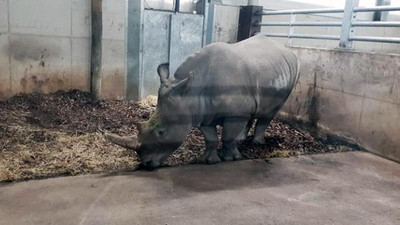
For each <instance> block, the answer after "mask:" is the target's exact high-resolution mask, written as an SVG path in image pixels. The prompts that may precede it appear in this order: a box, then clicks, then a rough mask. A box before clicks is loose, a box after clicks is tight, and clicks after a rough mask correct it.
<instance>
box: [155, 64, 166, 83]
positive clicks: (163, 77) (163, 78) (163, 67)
mask: <svg viewBox="0 0 400 225" xmlns="http://www.w3.org/2000/svg"><path fill="white" fill-rule="evenodd" d="M157 73H158V76H160V81H161V83H162V84H163V83H165V82H167V80H168V78H169V63H163V64H161V65H159V66H158V68H157Z"/></svg>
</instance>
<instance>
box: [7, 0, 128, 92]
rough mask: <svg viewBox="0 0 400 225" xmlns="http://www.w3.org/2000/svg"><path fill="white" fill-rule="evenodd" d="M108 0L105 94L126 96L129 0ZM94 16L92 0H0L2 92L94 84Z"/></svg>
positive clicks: (78, 86)
mask: <svg viewBox="0 0 400 225" xmlns="http://www.w3.org/2000/svg"><path fill="white" fill-rule="evenodd" d="M103 4H104V6H103V18H104V28H103V30H104V35H103V39H104V40H103V71H102V73H103V80H102V81H103V82H102V88H103V90H104V91H103V97H105V98H117V99H123V98H124V97H125V78H124V77H125V66H124V63H125V62H124V55H125V54H124V49H125V48H124V45H125V0H104V3H103ZM90 21H91V18H90V0H35V1H32V0H0V98H1V99H4V98H7V97H10V96H12V95H15V94H18V93H31V92H44V93H47V92H53V91H57V90H69V89H74V88H78V89H82V90H89V87H90V83H89V67H90V63H89V62H90V39H89V37H90V29H91V27H90ZM115 87H117V88H115Z"/></svg>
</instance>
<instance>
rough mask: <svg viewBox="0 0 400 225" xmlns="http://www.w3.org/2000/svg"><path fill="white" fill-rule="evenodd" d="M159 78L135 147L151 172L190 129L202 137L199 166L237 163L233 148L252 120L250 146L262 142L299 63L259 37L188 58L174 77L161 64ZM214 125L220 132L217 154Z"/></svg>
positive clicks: (215, 46) (216, 46)
mask: <svg viewBox="0 0 400 225" xmlns="http://www.w3.org/2000/svg"><path fill="white" fill-rule="evenodd" d="M158 74H159V76H160V79H161V86H160V88H159V92H158V105H157V110H156V113H155V115H153V116H152V118H151V119H150V121H148V122H146V123H144V124H141V125H139V127H138V128H139V135H138V142H139V143H138V144H137V145H136V146H135V147H137V146H139V147H138V148H136V151H137V153H138V155H139V157H140V158H141V160H142V165H143V166H144V167H146V168H149V169H152V168H155V167H158V166H159V165H161V164H162V163H163V162H164V161H165V160H166V159H167V158H168V157H169V156H170V155H171V154H172V153H173V151H175V150H176V149H177V148H178V147H179V146H180V145H181V144H182V143H183V141H184V139H185V137H186V135H187V134H188V132H189V131H190V129H191V128H192V127H198V128H199V129H200V130H201V131H202V132H203V134H204V136H205V140H206V151H205V153H204V155H203V156H202V157H201V158H200V159H199V161H200V162H203V163H210V164H212V163H217V162H220V161H221V160H224V161H231V160H238V159H240V158H241V155H240V153H239V151H238V149H237V147H236V144H237V142H238V141H240V140H243V139H245V138H246V136H247V133H248V131H249V128H250V125H251V121H252V120H253V119H258V120H257V125H256V131H255V136H254V139H253V141H254V142H255V143H265V140H264V132H265V130H266V128H267V126H268V124H269V122H270V121H271V120H272V118H273V117H274V116H275V115H276V113H277V112H278V111H279V110H280V108H281V107H282V106H283V104H284V103H285V101H286V99H287V98H288V96H289V94H290V93H291V91H292V89H293V87H294V85H295V83H296V81H297V77H298V61H297V57H296V56H295V55H294V54H293V53H292V52H291V51H290V50H289V49H287V48H285V47H284V46H283V45H281V44H279V43H277V42H275V41H273V40H271V39H269V38H267V37H264V36H261V35H258V36H255V37H252V38H249V39H247V40H244V41H242V42H239V43H236V44H225V43H215V44H211V45H209V46H207V47H205V48H203V49H201V50H200V51H199V52H197V53H195V54H193V55H191V56H189V57H188V58H187V59H186V61H185V62H184V63H183V64H182V65H181V66H180V67H179V68H178V70H177V71H176V73H175V74H174V76H169V74H168V64H162V65H160V66H159V68H158ZM217 124H220V125H222V126H223V128H224V129H223V133H222V143H223V147H222V149H221V150H220V151H219V152H217V146H218V136H217V130H216V125H217ZM115 143H117V144H120V145H122V146H124V145H123V144H121V143H118V142H115ZM125 147H129V146H126V145H125Z"/></svg>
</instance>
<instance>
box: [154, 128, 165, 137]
mask: <svg viewBox="0 0 400 225" xmlns="http://www.w3.org/2000/svg"><path fill="white" fill-rule="evenodd" d="M155 133H156V135H157V136H158V137H161V136H163V135H164V134H165V128H157V129H156V130H155Z"/></svg>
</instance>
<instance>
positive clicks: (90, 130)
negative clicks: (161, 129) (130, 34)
mask: <svg viewBox="0 0 400 225" xmlns="http://www.w3.org/2000/svg"><path fill="white" fill-rule="evenodd" d="M156 101H157V100H156V98H154V97H149V98H148V99H146V100H144V101H141V102H135V101H114V100H101V101H97V102H94V101H92V99H91V96H90V94H89V93H87V92H83V91H78V90H73V91H69V92H62V91H60V92H56V93H53V94H29V95H19V96H16V97H13V98H11V99H10V100H8V101H5V102H0V182H4V181H14V180H23V179H33V178H42V177H51V176H59V175H76V174H84V173H97V172H103V171H126V170H134V169H137V165H138V163H139V161H138V158H137V156H136V154H135V153H134V152H131V151H128V150H125V149H123V148H120V147H118V146H115V145H113V144H111V143H109V142H108V141H106V140H105V139H104V138H103V137H102V136H101V135H100V133H98V132H97V128H98V127H101V128H102V129H104V130H107V131H110V132H114V133H118V134H132V133H136V132H137V130H136V126H135V123H137V122H141V121H145V120H147V119H148V118H149V117H150V115H151V114H152V113H153V112H154V110H155V104H156ZM221 131H222V128H219V133H221ZM251 132H252V131H251ZM266 138H267V139H266V141H267V144H265V145H254V144H252V143H251V141H250V138H248V140H246V141H244V142H243V143H241V144H239V150H240V151H241V152H242V155H243V157H244V158H246V159H255V158H262V159H267V158H270V157H288V156H296V155H300V154H314V153H323V152H333V151H346V150H349V148H348V147H345V146H340V145H339V146H338V145H327V144H324V143H322V142H321V141H318V140H316V139H315V138H314V137H313V136H312V135H311V134H310V133H308V132H306V131H302V130H298V129H295V128H293V127H291V126H289V125H288V124H285V123H283V122H280V121H276V120H275V121H273V122H272V123H271V125H270V127H269V129H268V131H267V132H266ZM203 151H204V138H203V136H202V134H201V132H200V131H199V130H198V129H193V130H192V131H191V132H190V134H189V135H188V137H187V138H186V140H185V143H184V144H183V145H182V146H181V148H179V149H178V150H177V151H176V152H175V153H174V154H173V156H172V157H170V159H169V160H168V162H167V163H166V165H180V164H187V163H191V162H192V161H193V160H194V159H196V158H197V157H198V156H199V155H201V154H202V153H203Z"/></svg>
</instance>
